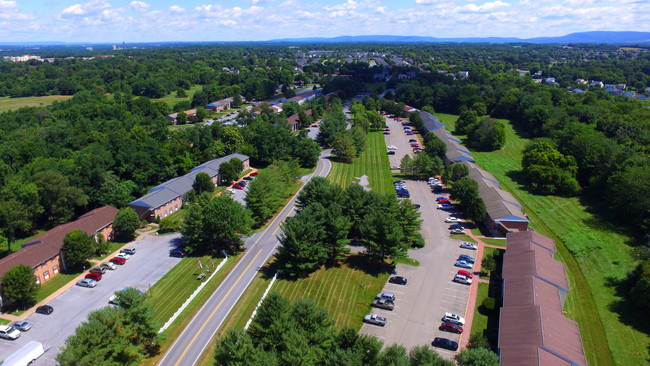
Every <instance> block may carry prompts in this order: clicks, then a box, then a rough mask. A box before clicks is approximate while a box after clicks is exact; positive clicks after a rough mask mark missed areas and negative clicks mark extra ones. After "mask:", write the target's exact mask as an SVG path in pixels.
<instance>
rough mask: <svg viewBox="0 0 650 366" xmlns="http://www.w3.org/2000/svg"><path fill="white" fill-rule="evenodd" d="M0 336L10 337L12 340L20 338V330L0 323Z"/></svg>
mask: <svg viewBox="0 0 650 366" xmlns="http://www.w3.org/2000/svg"><path fill="white" fill-rule="evenodd" d="M0 338H4V339H11V340H12V341H13V340H15V339H18V338H20V331H19V330H18V329H16V328H14V327H12V326H11V325H0Z"/></svg>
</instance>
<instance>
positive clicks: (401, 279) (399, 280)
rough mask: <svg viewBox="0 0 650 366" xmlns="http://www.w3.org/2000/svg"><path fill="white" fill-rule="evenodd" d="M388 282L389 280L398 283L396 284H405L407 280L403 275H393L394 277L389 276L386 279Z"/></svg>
mask: <svg viewBox="0 0 650 366" xmlns="http://www.w3.org/2000/svg"><path fill="white" fill-rule="evenodd" d="M388 282H390V283H396V284H398V285H406V283H407V282H408V280H407V279H406V278H405V277H401V276H395V277H391V278H390V279H389V280H388Z"/></svg>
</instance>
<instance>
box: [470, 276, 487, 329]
mask: <svg viewBox="0 0 650 366" xmlns="http://www.w3.org/2000/svg"><path fill="white" fill-rule="evenodd" d="M489 288H490V285H488V284H487V283H479V284H478V293H477V294H476V309H474V319H473V320H472V334H484V332H485V330H486V329H487V326H488V316H487V315H486V314H485V312H483V313H482V312H481V311H479V309H481V306H482V305H481V304H483V300H485V299H487V297H488V290H489ZM481 310H482V309H481Z"/></svg>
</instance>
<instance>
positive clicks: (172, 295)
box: [149, 255, 227, 324]
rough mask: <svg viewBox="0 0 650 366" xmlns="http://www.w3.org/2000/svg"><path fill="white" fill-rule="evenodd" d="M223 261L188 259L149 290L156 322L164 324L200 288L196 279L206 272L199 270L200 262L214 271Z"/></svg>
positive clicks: (204, 258) (221, 259)
mask: <svg viewBox="0 0 650 366" xmlns="http://www.w3.org/2000/svg"><path fill="white" fill-rule="evenodd" d="M223 260H224V259H223V258H212V256H209V255H205V256H202V257H186V258H184V259H183V260H181V261H180V262H179V263H178V264H177V265H175V266H174V268H172V270H171V271H169V272H167V274H166V275H165V276H163V278H161V279H160V280H158V282H156V284H155V285H153V286H152V287H151V288H150V289H149V294H150V295H151V301H152V303H153V308H154V313H155V315H154V321H156V322H159V323H161V324H164V323H165V322H166V321H167V320H169V318H170V317H171V316H172V315H174V313H175V312H176V310H178V308H180V307H181V305H183V303H184V302H185V300H186V299H187V298H189V297H190V295H191V294H192V293H193V292H194V290H196V288H197V287H199V285H200V284H201V283H202V281H200V280H197V279H196V277H197V276H198V275H199V274H201V273H203V272H204V270H202V269H200V268H199V265H198V262H199V261H201V264H202V265H203V266H204V267H205V266H206V265H207V266H209V267H210V268H211V269H212V268H215V267H216V266H218V265H219V263H221V261H223ZM213 263H214V264H213ZM225 268H227V267H226V266H225V265H224V267H222V269H221V270H222V271H223V270H224V269H225ZM213 281H214V279H213Z"/></svg>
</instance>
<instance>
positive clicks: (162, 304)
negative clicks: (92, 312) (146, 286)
mask: <svg viewBox="0 0 650 366" xmlns="http://www.w3.org/2000/svg"><path fill="white" fill-rule="evenodd" d="M240 258H241V255H238V256H234V257H233V256H230V257H228V263H226V264H225V265H224V266H223V268H222V269H221V271H220V272H219V273H218V274H217V275H215V278H213V279H212V280H211V281H210V282H208V284H207V285H206V286H205V287H204V288H203V290H202V291H201V292H200V293H199V295H198V296H197V297H195V298H194V300H192V301H191V302H190V304H189V306H188V307H187V308H186V309H185V310H184V311H183V312H181V314H180V316H179V317H178V318H177V319H176V321H174V322H173V323H172V325H171V326H170V327H169V328H168V329H167V330H166V331H165V332H163V335H164V337H165V340H164V342H163V344H162V346H161V350H160V352H159V353H158V355H157V356H156V357H152V358H149V359H147V360H146V361H145V362H144V363H143V365H147V366H153V365H156V364H157V363H158V361H160V358H161V357H162V356H163V355H164V354H165V352H166V351H167V349H168V348H169V347H171V345H172V343H174V341H175V340H176V338H177V337H179V335H180V333H181V332H182V331H183V329H185V327H186V326H187V324H188V323H189V322H190V320H192V318H193V317H194V315H195V314H196V313H197V312H198V311H199V309H200V308H201V306H202V305H203V304H204V303H205V302H206V301H207V300H208V298H210V296H211V295H212V293H213V292H214V291H215V290H216V289H217V287H219V285H221V283H222V282H223V280H224V279H225V278H226V276H227V275H228V273H230V271H231V270H232V267H233V264H234V263H236V262H237V261H238V260H239V259H240ZM196 260H198V258H197V257H186V258H185V259H183V260H182V261H181V263H179V264H178V265H176V266H174V268H172V270H171V271H169V272H167V274H166V275H165V276H163V278H161V279H160V280H158V282H156V284H155V285H153V286H152V287H151V289H150V290H149V292H150V293H151V300H152V301H153V303H154V309H155V310H156V314H155V315H154V320H155V321H157V322H159V324H160V326H162V325H163V324H164V322H166V321H167V320H168V319H169V317H170V316H171V315H173V313H174V312H175V311H176V309H178V308H179V307H180V306H181V305H182V304H183V303H184V302H185V300H186V299H187V297H188V296H189V294H191V293H192V291H194V289H196V287H198V285H199V284H200V283H199V281H198V280H197V279H196V276H197V275H198V274H199V268H198V264H197V261H196ZM221 260H223V259H217V258H215V259H214V264H215V265H218V261H221ZM201 261H202V263H203V264H206V263H210V267H211V268H212V266H211V264H212V259H211V258H210V257H201ZM183 285H187V286H188V287H190V289H184V288H182V286H183ZM174 291H176V292H174ZM185 295H187V296H185Z"/></svg>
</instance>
